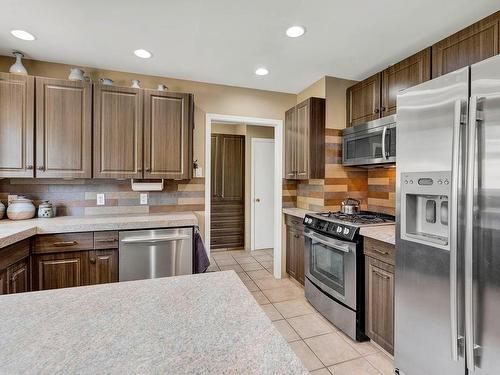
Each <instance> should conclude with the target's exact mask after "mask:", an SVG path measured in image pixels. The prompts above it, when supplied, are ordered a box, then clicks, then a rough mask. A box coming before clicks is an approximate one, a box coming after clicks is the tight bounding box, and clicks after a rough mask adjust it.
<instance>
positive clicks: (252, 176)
mask: <svg viewBox="0 0 500 375" xmlns="http://www.w3.org/2000/svg"><path fill="white" fill-rule="evenodd" d="M258 142H261V143H272V144H273V145H274V144H275V142H274V138H252V151H251V152H250V202H251V205H250V218H251V221H252V222H251V223H250V251H254V250H255V170H254V165H253V162H254V158H255V144H256V143H258ZM273 185H274V184H273ZM273 203H274V202H273ZM273 238H274V237H273Z"/></svg>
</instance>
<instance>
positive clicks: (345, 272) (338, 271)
mask: <svg viewBox="0 0 500 375" xmlns="http://www.w3.org/2000/svg"><path fill="white" fill-rule="evenodd" d="M304 236H305V254H304V257H305V259H304V263H305V264H304V265H305V272H306V277H307V278H308V279H309V280H310V281H311V282H312V283H314V284H315V285H316V286H317V287H319V288H320V289H321V290H322V291H323V292H325V293H328V294H329V295H330V296H332V297H334V298H335V299H337V300H338V301H339V302H341V303H343V304H344V305H347V306H348V307H350V308H351V309H353V310H356V307H357V306H356V244H355V243H354V242H347V241H342V240H337V239H335V238H331V237H327V236H324V235H322V234H319V233H316V232H314V231H312V230H310V229H306V230H305V231H304Z"/></svg>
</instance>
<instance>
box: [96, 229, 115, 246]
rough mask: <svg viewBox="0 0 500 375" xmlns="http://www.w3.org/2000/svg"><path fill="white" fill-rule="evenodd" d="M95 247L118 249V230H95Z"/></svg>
mask: <svg viewBox="0 0 500 375" xmlns="http://www.w3.org/2000/svg"><path fill="white" fill-rule="evenodd" d="M94 249H96V250H99V249H118V232H117V231H115V230H111V231H105V232H94Z"/></svg>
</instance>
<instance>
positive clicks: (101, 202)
mask: <svg viewBox="0 0 500 375" xmlns="http://www.w3.org/2000/svg"><path fill="white" fill-rule="evenodd" d="M105 204H106V201H105V200H104V194H97V205H98V206H104V205H105Z"/></svg>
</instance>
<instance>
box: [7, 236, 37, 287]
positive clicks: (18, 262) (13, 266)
mask: <svg viewBox="0 0 500 375" xmlns="http://www.w3.org/2000/svg"><path fill="white" fill-rule="evenodd" d="M30 248H31V242H30V240H29V239H28V240H23V241H20V242H17V243H15V244H13V245H10V246H7V247H5V248H3V249H0V294H12V293H23V292H29V291H30V290H31V288H30V280H31V278H30V258H29V255H30Z"/></svg>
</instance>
